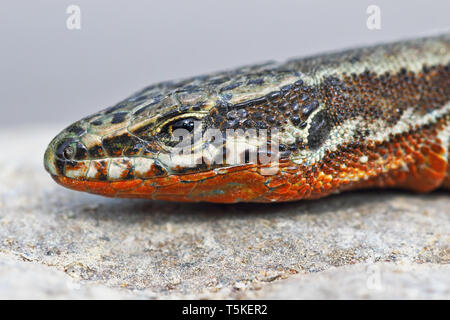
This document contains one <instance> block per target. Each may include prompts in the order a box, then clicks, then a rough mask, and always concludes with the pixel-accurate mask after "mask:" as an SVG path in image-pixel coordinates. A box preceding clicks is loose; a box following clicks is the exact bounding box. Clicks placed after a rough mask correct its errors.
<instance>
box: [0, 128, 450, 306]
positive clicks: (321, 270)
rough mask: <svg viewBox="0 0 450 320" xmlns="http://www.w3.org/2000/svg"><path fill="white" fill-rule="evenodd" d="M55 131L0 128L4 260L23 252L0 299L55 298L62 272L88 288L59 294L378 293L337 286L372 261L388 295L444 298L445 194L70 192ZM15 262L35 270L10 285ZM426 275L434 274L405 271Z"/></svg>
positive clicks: (449, 237) (448, 231)
mask: <svg viewBox="0 0 450 320" xmlns="http://www.w3.org/2000/svg"><path fill="white" fill-rule="evenodd" d="M59 129H60V128H55V127H48V128H44V127H31V128H30V127H27V128H25V127H24V128H16V129H8V130H3V131H1V132H0V137H1V141H2V150H3V151H2V153H1V154H0V168H2V170H0V181H1V184H0V258H1V257H4V258H5V257H8V258H5V259H9V260H10V259H11V257H14V259H16V260H17V261H20V260H22V261H23V260H25V261H28V263H27V268H25V267H24V268H22V267H20V268H19V267H18V268H17V269H16V267H13V266H12V265H9V267H8V266H7V267H4V266H3V262H2V263H0V265H1V266H2V267H1V268H0V270H4V269H5V270H6V269H7V271H5V272H0V284H2V285H0V296H1V297H8V296H9V297H20V296H21V295H22V294H23V292H24V291H23V288H26V287H28V288H29V291H30V292H36V294H39V292H41V293H42V292H44V295H43V296H45V297H53V295H52V294H50V295H48V294H45V292H50V291H51V290H53V288H54V286H55V287H56V288H58V287H61V286H64V285H63V284H58V283H59V282H61V283H62V282H65V281H66V280H65V279H66V278H67V277H66V276H65V275H68V276H69V277H70V278H71V279H73V281H74V282H75V283H79V284H80V285H81V286H87V289H86V291H83V290H82V291H81V293H79V294H78V293H77V294H75V293H73V292H71V290H70V288H68V289H67V288H66V289H64V290H65V291H64V290H63V291H58V292H62V293H57V294H56V295H55V297H60V296H64V297H69V298H72V297H80V296H83V294H86V298H89V294H90V293H89V290H92V289H90V288H93V287H96V286H99V287H101V288H103V289H101V290H105V291H101V292H100V293H98V292H96V293H95V294H94V295H95V297H98V296H99V295H103V294H104V296H105V298H108V297H124V298H125V297H128V296H129V295H132V296H133V297H144V298H177V297H190V298H200V297H207V298H214V297H220V298H247V297H250V298H251V297H274V298H283V297H287V296H286V294H285V291H286V292H287V290H290V291H289V292H292V293H291V294H290V296H289V297H291V298H308V297H319V298H340V297H351V298H378V297H384V295H383V293H376V294H372V293H370V292H371V291H370V290H369V289H368V288H366V289H364V290H363V289H361V290H356V289H355V291H354V292H353V293H351V294H350V293H343V289H342V287H343V286H344V285H346V283H347V284H351V283H352V281H353V279H359V280H358V281H360V283H363V285H361V286H360V287H358V288H364V283H366V282H365V281H363V280H364V279H366V278H370V277H371V273H370V272H368V271H367V270H368V269H367V268H368V267H370V266H374V267H375V268H377V267H379V268H381V271H382V272H383V273H386V275H387V276H386V277H388V278H387V279H388V282H389V284H390V285H392V286H393V287H392V288H391V287H390V288H389V290H387V291H385V293H386V297H389V298H394V297H399V298H402V297H404V298H412V297H417V298H436V297H440V298H449V292H448V279H449V276H448V275H449V274H448V272H449V269H448V266H445V265H446V264H448V263H449V262H450V250H449V243H450V228H449V225H450V224H449V223H450V215H449V208H450V197H448V193H447V192H444V191H438V192H434V193H432V194H428V195H417V194H413V193H409V192H403V191H392V190H387V191H379V190H372V191H364V192H348V193H344V194H341V195H336V196H332V197H329V198H325V199H320V200H316V201H298V202H293V203H281V204H236V205H220V204H180V203H168V202H157V201H150V200H127V199H122V200H120V199H108V198H102V197H98V196H94V195H89V194H83V193H79V192H75V191H70V190H66V189H64V188H62V187H60V186H58V185H56V184H55V183H54V182H53V181H52V179H51V178H50V177H49V176H48V174H47V173H46V172H45V171H44V168H43V165H42V157H43V152H44V150H45V147H46V145H47V143H48V142H49V141H50V139H51V138H52V137H53V136H54V135H55V134H56V133H57V132H58V131H59ZM2 259H3V258H2ZM8 263H9V262H8ZM20 263H21V264H23V263H24V262H20ZM37 265H41V266H37ZM29 266H33V267H32V268H33V269H32V270H29ZM34 266H36V268H34ZM399 266H402V267H401V268H404V269H401V270H403V271H402V272H400V273H398V272H397V271H396V270H398V268H400V267H399ZM408 268H410V269H408ZM13 269H14V270H13ZM408 270H411V271H408ZM436 270H438V271H436ZM11 272H17V273H16V275H17V276H18V275H19V274H21V273H22V272H23V274H24V275H25V274H27V273H29V272H32V273H33V274H36V276H34V275H33V276H26V277H24V278H23V280H21V282H20V284H19V285H15V284H14V281H12V280H11ZM40 273H42V277H47V276H48V277H51V276H52V274H53V273H54V277H55V279H56V280H55V282H51V281H49V282H48V288H45V282H42V283H40V284H38V285H37V284H36V282H35V281H36V279H37V278H39V276H37V274H40ZM64 273H65V275H64ZM295 274H297V275H295ZM397 275H398V276H397ZM422 276H423V279H428V278H429V279H431V280H430V281H428V280H424V281H412V279H413V278H417V277H419V278H420V277H422ZM285 278H289V279H288V280H284V279H285ZM408 279H409V280H408ZM410 280H411V281H410ZM346 281H347V282H346ZM446 281H447V282H446ZM5 283H6V284H5ZM326 283H329V286H328V287H327V290H326V293H321V292H320V290H319V289H317V288H318V286H319V285H320V284H322V285H323V286H325V284H326ZM442 284H445V285H446V288H444V289H442ZM275 285H276V286H278V285H280V286H285V288H287V289H286V290H285V289H280V290H278V289H276V288H277V287H274V286H275ZM296 288H302V290H299V289H296ZM46 290H47V291H46ZM55 290H59V289H55ZM277 290H278V291H277ZM368 290H369V291H368ZM103 292H104V293H103ZM302 292H303V293H302ZM305 292H306V293H308V292H309V293H310V294H306V293H305ZM368 292H369V293H368Z"/></svg>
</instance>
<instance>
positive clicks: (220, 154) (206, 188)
mask: <svg viewBox="0 0 450 320" xmlns="http://www.w3.org/2000/svg"><path fill="white" fill-rule="evenodd" d="M308 90H309V89H307V88H305V87H304V86H303V85H302V81H301V80H300V78H299V75H298V74H297V73H295V72H291V71H285V70H280V69H279V68H274V65H273V64H265V65H260V66H252V67H244V68H241V69H238V70H234V71H230V72H223V73H217V74H212V75H209V76H202V77H196V78H193V79H188V80H184V81H180V82H165V83H160V84H157V85H153V86H150V87H147V88H144V89H143V90H141V91H139V92H138V93H136V94H134V95H133V96H131V97H129V98H127V99H125V100H123V101H122V102H120V103H118V104H117V105H115V106H113V107H110V108H108V109H105V110H103V111H100V112H98V113H96V114H93V115H91V116H88V117H86V118H83V119H81V120H79V121H77V122H75V123H74V124H72V125H70V126H69V127H67V128H66V129H64V130H63V131H62V132H61V133H60V134H59V135H57V136H56V137H55V138H54V139H53V141H52V142H51V143H50V144H49V146H48V149H47V151H46V152H45V156H44V165H45V168H46V170H47V171H48V172H49V173H50V174H51V175H52V177H53V178H54V180H55V181H56V182H58V183H59V184H61V185H63V186H65V187H68V188H71V189H75V190H79V191H86V192H91V193H95V194H101V195H105V196H111V197H142V198H152V199H162V200H175V201H215V202H237V201H275V200H273V199H272V198H264V196H265V195H267V192H268V190H272V189H273V188H271V187H270V182H271V181H272V180H273V179H272V178H270V176H271V175H273V174H274V173H276V170H278V169H279V166H280V164H282V163H283V162H286V161H285V160H286V159H288V158H289V155H290V154H291V152H292V151H293V150H296V149H298V148H299V146H301V145H302V143H303V142H302V135H303V136H304V135H305V134H306V133H307V129H305V128H306V127H307V123H306V120H307V117H308V116H309V115H310V114H311V113H312V112H314V109H315V108H317V107H318V105H317V102H316V104H314V102H315V101H314V100H313V98H314V96H313V95H314V92H311V91H310V90H309V91H308ZM302 91H304V92H307V91H308V92H309V93H310V95H311V96H310V97H309V103H308V104H307V108H306V109H305V108H303V109H302V108H301V107H299V102H301V100H300V101H299V99H303V100H306V99H307V98H308V97H306V98H305V94H304V93H302ZM300 106H301V105H300ZM280 127H282V128H287V127H289V128H290V133H289V134H288V136H286V135H285V136H284V138H283V139H282V142H281V143H279V142H276V141H275V139H274V137H275V135H274V134H275V132H277V129H278V128H280ZM291 140H292V141H291ZM231 141H232V143H230V142H231ZM283 141H287V143H284V142H283ZM272 169H273V170H272ZM264 170H266V171H265V172H262V171H264ZM268 177H269V178H268Z"/></svg>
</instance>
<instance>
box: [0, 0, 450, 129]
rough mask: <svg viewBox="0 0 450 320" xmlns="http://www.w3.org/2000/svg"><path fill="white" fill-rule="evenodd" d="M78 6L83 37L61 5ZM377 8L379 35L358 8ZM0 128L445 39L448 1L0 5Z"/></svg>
mask: <svg viewBox="0 0 450 320" xmlns="http://www.w3.org/2000/svg"><path fill="white" fill-rule="evenodd" d="M70 4H77V5H79V6H80V7H81V15H82V17H81V19H82V21H81V24H82V29H81V30H79V31H78V30H75V31H74V30H68V29H67V28H66V19H67V17H68V15H67V14H66V8H67V6H68V5H70ZM370 4H376V5H378V6H380V8H381V19H382V20H381V26H382V29H381V30H379V31H370V30H368V29H367V28H366V19H367V14H366V8H367V6H368V5H370ZM0 9H1V10H0V39H1V45H0V97H1V107H0V108H1V110H2V113H1V114H2V117H0V124H1V125H2V126H10V125H12V126H17V125H20V124H26V125H29V124H31V123H40V124H42V123H51V122H59V123H61V125H65V124H68V123H69V122H73V121H75V120H78V119H79V118H81V117H83V116H85V115H87V114H90V113H93V112H96V111H98V110H100V109H102V108H105V107H107V106H110V105H112V104H114V103H116V102H118V101H119V100H120V99H122V98H125V97H126V96H128V95H130V94H131V93H133V92H134V91H136V90H138V89H140V88H142V87H144V86H146V85H149V84H151V83H152V82H158V81H162V80H169V79H174V78H182V77H187V76H192V75H196V74H202V73H207V72H211V71H216V70H221V69H226V68H231V67H236V66H239V65H243V64H249V63H255V62H262V61H266V60H271V59H275V60H283V59H286V58H289V57H293V56H302V55H307V54H314V53H318V52H320V51H328V50H336V49H339V48H344V47H349V46H355V45H361V44H370V43H375V42H379V41H389V40H396V39H400V38H405V37H414V36H420V35H426V34H432V33H439V32H444V31H445V30H446V29H447V30H448V27H449V12H450V1H444V0H443V1H411V0H409V1H374V0H372V1H361V0H355V1H331V0H330V1H293V0H290V1H289V0H284V1H280V0H278V1H261V0H259V1H256V0H255V1H242V0H227V1H212V0H209V1H208V0H202V1H167V0H164V1H162V0H159V1H129V0H128V1H106V0H102V1H99V0H97V1H92V0H89V1H76V0H72V1H61V0H57V1H56V0H54V1H31V0H30V1H16V0H15V1H12V0H10V1H5V0H2V1H1V4H0Z"/></svg>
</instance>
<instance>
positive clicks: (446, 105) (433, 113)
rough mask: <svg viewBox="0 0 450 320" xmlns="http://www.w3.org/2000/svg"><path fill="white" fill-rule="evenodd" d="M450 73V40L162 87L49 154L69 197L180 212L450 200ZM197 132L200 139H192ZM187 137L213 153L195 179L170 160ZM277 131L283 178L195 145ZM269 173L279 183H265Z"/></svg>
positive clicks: (82, 126)
mask: <svg viewBox="0 0 450 320" xmlns="http://www.w3.org/2000/svg"><path fill="white" fill-rule="evenodd" d="M449 70H450V34H445V35H441V36H438V37H431V38H423V39H417V40H410V41H404V42H398V43H392V44H384V45H379V46H373V47H367V48H361V49H353V50H348V51H344V52H341V53H332V54H325V55H320V56H316V57H310V58H304V59H297V60H290V61H287V62H285V63H269V64H264V65H254V66H248V67H243V68H240V69H236V70H232V71H227V72H221V73H216V74H211V75H206V76H199V77H195V78H192V79H187V80H183V81H178V82H164V83H159V84H156V85H153V86H150V87H147V88H145V89H143V90H141V91H139V92H138V93H136V94H134V95H133V96H132V97H130V98H128V99H126V100H124V101H122V102H120V103H118V104H117V105H115V106H113V107H110V108H108V109H106V110H103V111H101V112H99V113H96V114H94V115H91V116H89V117H86V118H84V119H82V120H80V121H77V122H75V123H74V124H72V125H71V126H69V127H68V128H66V129H65V130H63V131H62V132H61V133H60V134H59V135H58V136H56V137H55V139H54V140H53V141H52V142H51V143H50V145H49V147H48V149H47V151H46V153H45V159H44V163H45V168H46V169H47V171H48V172H50V174H51V175H52V177H53V178H54V179H55V180H56V182H58V183H59V184H61V185H63V186H65V187H68V188H70V189H74V190H79V191H85V192H90V193H95V194H100V195H104V196H109V197H127V198H132V197H137V198H150V199H158V200H171V201H209V202H224V203H228V202H239V201H247V202H272V201H291V200H298V199H315V198H320V197H324V196H326V195H329V194H331V193H337V192H341V191H343V190H350V189H358V188H367V187H395V188H404V189H409V190H414V191H417V192H429V191H431V190H434V189H436V188H439V187H444V188H450V169H449V168H450V166H449V165H448V158H449V156H448V150H449V145H450V140H449V136H450V134H449V133H450V101H449V100H450V71H449ZM194 120H195V121H200V122H201V124H202V128H201V129H198V128H197V127H196V128H194V129H193V131H191V125H192V123H193V121H194ZM180 127H181V128H185V129H187V130H188V131H187V132H191V133H190V134H192V136H193V138H192V139H193V141H194V145H193V150H203V151H205V150H207V151H208V152H207V153H206V154H207V156H205V153H203V155H204V158H203V159H204V160H202V161H200V163H199V164H196V165H195V166H193V167H192V166H191V167H188V166H184V165H183V164H180V162H177V161H178V160H179V159H175V160H174V158H171V157H170V154H171V152H172V151H173V150H174V142H173V141H171V138H170V134H171V133H172V131H173V130H175V129H176V128H180ZM275 127H277V128H278V129H279V130H280V132H281V134H280V146H279V148H275V147H274V145H272V147H273V148H272V149H271V151H272V154H276V155H279V157H280V159H279V162H278V163H277V164H278V167H277V166H275V165H274V164H273V163H272V164H264V162H262V161H260V159H259V158H258V159H257V160H256V161H254V159H247V163H243V164H231V162H227V161H225V163H223V164H222V163H213V164H211V160H212V159H216V158H217V157H218V156H219V155H220V153H219V152H220V151H221V150H224V153H225V154H224V158H226V156H227V154H228V153H230V154H231V153H232V151H231V150H230V149H229V148H226V147H224V146H222V145H221V144H219V145H216V146H214V145H213V144H212V141H211V143H204V141H203V142H202V140H201V139H198V138H196V137H197V136H196V135H195V133H196V132H199V131H198V130H200V132H201V131H202V130H203V132H204V130H205V129H209V128H218V129H220V130H221V131H222V132H224V131H225V130H226V129H227V128H232V129H268V130H269V132H273V128H275ZM227 138H228V137H227ZM240 141H241V143H242V145H243V146H244V149H245V148H252V147H255V145H252V143H254V142H249V141H247V140H242V139H241V140H240ZM224 143H225V142H224ZM271 143H272V140H269V141H268V145H269V147H270V146H271ZM259 147H261V145H259ZM240 155H241V156H243V155H244V154H240ZM200 159H201V158H200ZM206 160H209V161H206ZM269 167H270V168H272V169H273V170H272V174H271V175H267V174H266V173H263V170H262V169H263V168H269Z"/></svg>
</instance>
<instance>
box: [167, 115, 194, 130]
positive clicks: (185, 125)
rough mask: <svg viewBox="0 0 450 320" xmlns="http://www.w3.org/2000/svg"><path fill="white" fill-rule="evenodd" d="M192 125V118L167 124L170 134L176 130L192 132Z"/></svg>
mask: <svg viewBox="0 0 450 320" xmlns="http://www.w3.org/2000/svg"><path fill="white" fill-rule="evenodd" d="M194 123H195V119H194V118H185V119H181V120H177V121H175V122H172V123H171V124H169V131H170V133H172V132H174V131H175V130H177V129H185V130H187V131H189V132H192V131H194Z"/></svg>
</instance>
